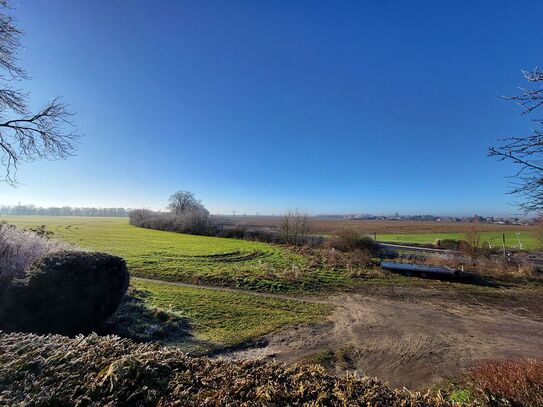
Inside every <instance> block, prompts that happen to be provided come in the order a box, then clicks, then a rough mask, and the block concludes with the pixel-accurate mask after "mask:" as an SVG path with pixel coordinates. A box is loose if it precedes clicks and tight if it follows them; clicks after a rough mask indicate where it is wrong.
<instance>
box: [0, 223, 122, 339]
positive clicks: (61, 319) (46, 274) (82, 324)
mask: <svg viewBox="0 0 543 407" xmlns="http://www.w3.org/2000/svg"><path fill="white" fill-rule="evenodd" d="M0 247H1V251H0V330H4V331H24V332H37V333H62V334H67V335H72V334H76V333H84V332H90V331H92V330H94V329H96V328H97V327H98V326H99V325H100V324H101V323H102V322H104V321H105V320H106V319H107V318H108V317H109V316H111V314H113V312H114V311H115V310H116V309H117V307H118V305H119V303H120V301H121V300H122V298H123V296H124V294H125V292H126V290H127V288H128V278H129V277H128V271H127V268H126V263H125V261H124V260H123V259H122V258H120V257H116V256H112V255H109V254H105V253H91V252H86V251H82V250H80V249H78V248H76V247H74V246H71V245H67V244H65V243H61V242H58V241H55V240H52V239H49V238H48V237H47V233H45V231H44V229H42V230H41V231H40V230H38V231H31V230H20V229H17V228H16V227H14V226H12V225H8V224H6V223H3V224H0Z"/></svg>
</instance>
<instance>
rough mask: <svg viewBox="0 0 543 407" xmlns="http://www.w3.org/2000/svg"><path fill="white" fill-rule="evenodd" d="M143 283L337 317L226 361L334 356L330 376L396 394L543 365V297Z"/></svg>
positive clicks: (389, 289) (294, 329)
mask: <svg viewBox="0 0 543 407" xmlns="http://www.w3.org/2000/svg"><path fill="white" fill-rule="evenodd" d="M136 280H142V281H150V282H153V281H154V282H161V283H164V284H172V285H179V286H184V287H194V288H200V289H210V290H220V291H228V292H236V293H241V294H247V295H258V296H262V297H268V298H276V299H283V300H290V301H303V302H313V303H326V304H332V305H334V306H335V310H334V312H333V313H332V314H331V315H330V316H329V317H328V318H327V320H325V321H324V322H323V323H321V324H310V325H302V326H298V327H289V328H286V329H284V330H282V331H280V332H276V333H273V334H270V335H267V336H266V337H265V338H264V339H265V341H259V342H264V343H267V346H265V347H261V348H249V349H243V350H237V351H231V352H226V353H223V354H221V355H220V357H227V358H235V359H247V358H269V359H275V360H279V361H285V362H296V361H300V360H304V359H307V358H309V357H312V356H314V355H316V354H319V353H320V354H323V351H324V352H327V354H328V357H329V356H330V355H332V361H331V362H332V363H331V366H330V367H331V368H332V369H333V370H336V371H337V372H338V373H342V372H346V371H350V372H356V373H357V374H360V375H363V374H367V375H370V376H376V377H379V378H380V379H382V380H385V381H388V382H389V383H390V385H392V386H394V387H402V386H405V387H408V388H412V389H422V388H428V387H429V386H431V385H432V384H435V383H438V382H440V381H442V380H443V379H447V378H452V377H455V376H456V375H458V374H459V373H460V372H461V371H462V370H463V369H465V368H466V367H469V366H470V365H472V364H473V363H475V362H477V361H479V360H484V359H501V358H518V357H539V358H543V295H542V294H541V292H535V293H530V292H525V291H522V292H514V291H513V292H503V293H502V292H500V293H498V294H496V295H494V294H492V295H490V294H481V293H474V292H470V291H469V290H459V289H455V290H446V289H439V288H432V287H426V288H421V287H420V286H419V287H416V286H386V287H378V286H375V287H367V288H366V289H365V291H364V292H358V293H343V294H337V295H332V296H329V297H324V298H319V297H306V296H303V297H294V296H289V295H281V294H269V293H259V292H254V291H249V290H242V289H235V288H228V287H211V286H202V285H197V284H187V283H176V282H167V281H158V280H151V279H145V278H136Z"/></svg>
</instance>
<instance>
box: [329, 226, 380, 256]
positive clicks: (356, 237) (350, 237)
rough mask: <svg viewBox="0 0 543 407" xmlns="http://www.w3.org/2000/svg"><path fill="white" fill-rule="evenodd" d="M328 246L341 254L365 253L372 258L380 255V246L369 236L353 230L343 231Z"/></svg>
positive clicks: (337, 233)
mask: <svg viewBox="0 0 543 407" xmlns="http://www.w3.org/2000/svg"><path fill="white" fill-rule="evenodd" d="M327 244H328V246H329V247H331V248H333V249H336V250H339V251H341V252H345V253H348V252H354V251H365V252H367V253H369V254H370V255H372V256H375V255H377V254H378V253H379V246H378V245H377V244H376V243H375V241H374V240H373V239H371V238H369V237H367V236H364V235H361V234H360V233H358V232H357V231H355V230H352V229H342V230H340V231H338V232H336V235H335V236H334V237H332V238H331V239H330V240H328V242H327Z"/></svg>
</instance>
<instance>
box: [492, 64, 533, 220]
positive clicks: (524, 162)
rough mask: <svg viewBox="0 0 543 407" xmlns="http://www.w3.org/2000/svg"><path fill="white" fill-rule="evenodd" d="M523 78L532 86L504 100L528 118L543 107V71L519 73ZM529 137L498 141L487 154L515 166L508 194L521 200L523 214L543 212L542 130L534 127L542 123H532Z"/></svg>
mask: <svg viewBox="0 0 543 407" xmlns="http://www.w3.org/2000/svg"><path fill="white" fill-rule="evenodd" d="M522 74H523V75H524V78H525V79H526V80H527V81H528V83H529V85H530V86H531V88H530V89H524V88H521V89H520V91H521V93H520V94H519V95H516V96H510V97H506V98H505V99H507V100H512V101H515V102H516V103H517V104H518V105H519V106H521V107H522V115H530V114H532V113H533V112H534V111H536V110H537V109H539V108H540V107H541V106H543V71H540V70H539V69H538V68H535V69H534V70H532V71H522ZM532 122H533V123H534V128H533V129H532V134H531V135H529V136H526V137H511V138H508V139H505V140H500V142H501V143H502V145H500V146H497V147H490V148H489V149H488V154H489V155H490V156H492V157H497V158H498V159H499V160H508V161H511V162H513V163H514V164H516V165H517V166H518V170H517V172H516V173H515V174H514V175H513V176H512V177H511V178H512V180H513V181H512V183H511V187H512V188H511V191H510V193H511V194H514V195H516V196H518V197H519V198H520V202H518V203H517V205H518V206H519V207H520V209H521V210H522V211H524V212H525V213H533V212H536V213H539V214H541V213H542V212H543V130H541V129H539V128H537V126H541V125H543V120H541V119H533V120H532Z"/></svg>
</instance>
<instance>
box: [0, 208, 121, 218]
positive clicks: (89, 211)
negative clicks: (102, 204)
mask: <svg viewBox="0 0 543 407" xmlns="http://www.w3.org/2000/svg"><path fill="white" fill-rule="evenodd" d="M130 211H131V209H127V208H94V207H83V208H78V207H71V206H62V207H54V206H53V207H47V208H42V207H39V206H35V205H13V206H10V205H0V215H30V216H31V215H35V216H40V215H41V216H102V217H108V216H110V217H128V214H129V213H130Z"/></svg>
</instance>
